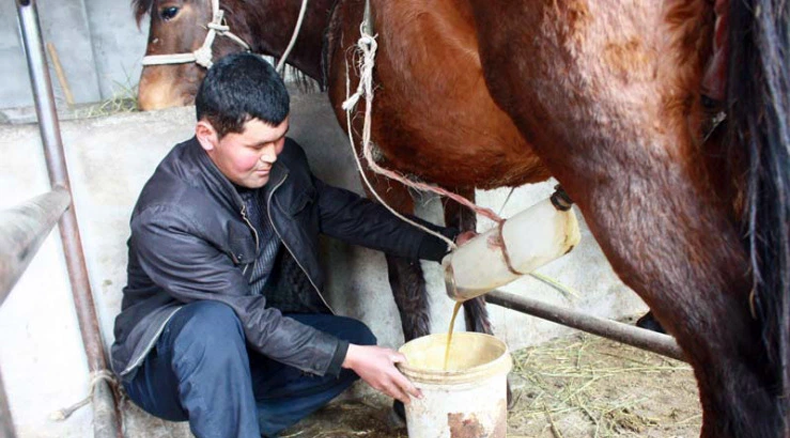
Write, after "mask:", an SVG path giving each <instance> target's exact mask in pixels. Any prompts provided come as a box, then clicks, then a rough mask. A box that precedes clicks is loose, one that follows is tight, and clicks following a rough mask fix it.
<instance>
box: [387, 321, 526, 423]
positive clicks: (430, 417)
mask: <svg viewBox="0 0 790 438" xmlns="http://www.w3.org/2000/svg"><path fill="white" fill-rule="evenodd" d="M446 346H447V334H446V333H445V334H435V335H429V336H423V337H421V338H418V339H415V340H413V341H411V342H408V343H407V344H405V345H404V346H403V347H401V348H400V350H399V351H400V352H401V353H403V354H404V355H405V356H406V358H407V359H408V361H409V363H408V365H400V366H399V368H400V370H401V372H403V374H404V375H405V376H406V377H407V378H408V379H409V380H411V381H412V382H413V383H414V385H415V386H416V387H418V388H419V389H420V390H422V394H423V398H422V399H417V398H414V397H412V400H411V403H409V404H408V405H406V423H407V425H408V431H409V438H461V437H463V438H478V437H479V438H483V437H487V438H505V434H506V432H507V374H508V372H510V369H511V367H512V361H511V358H510V353H509V352H508V349H507V345H505V343H504V342H502V341H500V340H499V339H497V338H495V337H493V336H489V335H485V334H481V333H468V332H460V333H454V334H453V341H452V346H451V347H450V358H449V362H448V367H447V368H448V369H447V371H444V353H445V347H446Z"/></svg>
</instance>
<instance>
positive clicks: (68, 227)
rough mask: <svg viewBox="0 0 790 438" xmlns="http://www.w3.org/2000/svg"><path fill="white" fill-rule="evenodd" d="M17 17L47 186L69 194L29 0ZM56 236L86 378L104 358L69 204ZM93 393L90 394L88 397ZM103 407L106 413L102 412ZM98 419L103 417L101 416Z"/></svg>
mask: <svg viewBox="0 0 790 438" xmlns="http://www.w3.org/2000/svg"><path fill="white" fill-rule="evenodd" d="M16 3H17V13H18V16H19V27H20V31H21V34H22V42H23V46H24V48H25V55H26V58H27V65H28V70H29V74H30V83H31V85H32V87H33V97H34V100H35V103H36V115H37V116H38V121H39V124H38V125H39V129H40V131H41V139H42V142H43V144H44V154H45V157H46V161H47V172H48V174H49V179H50V184H52V185H53V186H63V187H65V188H66V190H68V191H69V193H71V184H70V181H69V176H68V169H67V167H66V159H65V157H64V153H63V141H62V140H61V137H60V126H59V123H58V116H57V112H56V109H55V99H54V95H53V92H52V80H51V79H50V76H49V69H48V68H47V61H46V55H45V53H46V52H45V51H44V43H43V40H42V38H41V27H40V25H39V21H38V13H37V10H36V2H35V0H16ZM58 228H59V229H60V238H61V242H62V243H63V252H64V254H65V258H66V266H67V268H68V272H69V280H70V281H71V290H72V295H73V296H74V305H75V307H76V310H77V319H78V321H79V325H80V334H81V335H82V342H83V346H84V348H85V354H86V356H87V359H88V368H89V369H90V371H91V374H94V373H96V372H98V371H101V370H104V369H106V368H107V362H106V359H105V352H104V343H103V342H102V338H101V330H100V328H99V323H98V318H97V317H96V308H95V306H94V303H93V295H92V293H91V287H90V282H89V280H88V270H87V267H86V264H85V255H84V254H83V252H82V241H81V239H80V234H79V227H78V224H77V214H76V212H75V208H74V205H73V203H72V206H71V208H70V209H69V210H68V211H66V213H65V214H64V215H63V217H62V219H61V220H60V223H59V227H58ZM97 385H107V383H106V382H105V381H104V380H99V381H98V382H97ZM95 392H96V391H95V390H94V393H95ZM98 393H99V394H112V392H111V391H99V392H98ZM98 401H99V403H102V404H106V405H107V406H97V405H96V402H97V400H96V397H94V405H93V409H94V413H95V412H96V411H97V410H101V411H102V412H107V411H113V412H114V411H115V408H114V406H115V400H114V399H113V398H112V397H109V398H108V397H102V398H101V400H98ZM108 406H109V409H108V408H107V407H108ZM102 418H104V417H102ZM97 420H98V418H96V415H94V435H95V436H99V435H101V434H102V433H101V432H98V431H100V430H115V431H116V435H119V436H120V433H121V429H120V427H119V424H118V423H117V421H116V422H115V424H114V425H112V427H106V425H100V424H98V422H97Z"/></svg>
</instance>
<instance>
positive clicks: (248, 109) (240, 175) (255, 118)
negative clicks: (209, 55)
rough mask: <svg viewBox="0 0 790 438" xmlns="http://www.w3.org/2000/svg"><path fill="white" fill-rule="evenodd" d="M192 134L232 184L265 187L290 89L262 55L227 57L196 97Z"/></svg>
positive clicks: (283, 129) (285, 128)
mask: <svg viewBox="0 0 790 438" xmlns="http://www.w3.org/2000/svg"><path fill="white" fill-rule="evenodd" d="M195 107H196V112H197V119H198V122H197V125H196V127H195V133H196V135H197V138H198V141H199V142H200V144H201V146H203V149H204V150H205V151H206V153H208V155H209V157H210V158H211V160H212V161H213V162H214V164H215V165H216V166H217V167H218V168H219V170H220V171H221V172H222V173H223V174H224V175H225V176H226V177H227V178H228V179H229V180H230V181H231V182H233V183H234V184H236V185H239V186H242V187H248V188H258V187H263V186H264V185H266V183H267V182H268V181H269V170H271V167H272V165H273V164H274V162H275V161H276V160H277V155H278V154H279V153H280V152H282V148H283V146H284V144H285V133H286V132H287V131H288V112H289V110H290V104H289V97H288V91H287V90H286V89H285V84H284V83H283V81H282V79H281V78H280V76H279V75H278V74H277V72H275V70H274V68H273V67H272V66H271V65H270V64H269V63H268V62H266V61H264V60H263V59H261V58H260V57H258V56H256V55H252V54H247V53H242V54H234V55H229V56H226V57H224V58H222V59H220V60H219V61H218V62H217V63H215V64H214V66H213V67H211V69H209V71H208V73H207V74H206V77H205V79H204V80H203V83H202V84H201V85H200V89H199V90H198V94H197V96H196V98H195Z"/></svg>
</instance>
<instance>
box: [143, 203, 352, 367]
mask: <svg viewBox="0 0 790 438" xmlns="http://www.w3.org/2000/svg"><path fill="white" fill-rule="evenodd" d="M199 230H200V228H198V227H197V226H196V225H195V223H194V221H191V220H189V218H187V217H184V213H183V212H181V211H175V208H174V207H172V206H161V205H160V206H151V207H149V208H147V209H146V210H145V211H143V212H141V213H140V214H139V215H137V216H136V217H135V219H134V220H133V221H132V237H131V244H132V245H133V246H134V248H135V250H136V251H137V254H138V258H139V262H140V265H141V267H142V268H143V270H144V271H145V273H146V274H147V275H148V276H149V277H150V278H151V280H152V281H153V282H154V283H155V284H157V285H158V286H159V287H161V288H162V289H164V290H165V291H166V292H167V293H168V294H170V295H171V296H172V297H173V298H175V299H176V300H178V301H181V302H183V303H190V302H194V301H199V300H212V301H217V302H221V303H224V304H227V305H228V306H230V307H231V308H232V309H233V310H234V312H235V313H236V315H237V316H238V317H239V320H240V321H241V323H242V326H243V328H244V334H245V336H246V340H247V342H248V344H250V345H251V346H252V347H253V348H254V349H255V350H257V351H259V352H260V353H262V354H264V355H266V356H268V357H270V358H272V359H274V360H276V361H278V362H282V363H284V364H287V365H291V366H293V367H295V368H298V369H300V370H302V371H306V372H309V373H312V374H318V375H324V374H325V373H327V370H328V369H329V368H330V365H332V362H333V358H334V356H335V355H336V352H337V350H338V347H339V346H340V344H341V343H340V342H339V340H338V339H337V338H335V337H334V336H331V335H329V334H326V333H324V332H322V331H319V330H316V329H314V328H312V327H310V326H307V325H304V324H301V323H299V322H297V321H295V320H293V319H291V318H288V317H285V316H283V315H282V314H281V313H280V311H279V310H277V309H274V308H268V309H267V308H265V298H264V297H263V296H261V295H250V290H249V285H248V283H247V280H246V278H245V277H244V276H243V274H242V272H241V270H240V269H239V268H237V267H236V266H235V265H234V264H233V261H232V260H231V258H230V257H229V256H228V255H227V254H225V253H224V252H222V251H220V250H219V249H218V248H217V247H215V246H213V245H212V244H211V243H210V242H209V241H208V240H207V239H204V238H201V236H200V231H199ZM335 362H336V360H335ZM333 368H334V367H333ZM330 372H339V369H337V370H330Z"/></svg>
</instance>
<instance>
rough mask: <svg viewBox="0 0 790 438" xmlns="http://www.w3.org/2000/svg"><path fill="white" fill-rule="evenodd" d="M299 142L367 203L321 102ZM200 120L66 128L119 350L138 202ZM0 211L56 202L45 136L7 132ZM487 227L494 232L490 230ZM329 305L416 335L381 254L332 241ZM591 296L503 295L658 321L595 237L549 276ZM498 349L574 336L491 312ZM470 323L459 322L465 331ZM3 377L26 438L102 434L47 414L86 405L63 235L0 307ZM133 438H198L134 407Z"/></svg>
mask: <svg viewBox="0 0 790 438" xmlns="http://www.w3.org/2000/svg"><path fill="white" fill-rule="evenodd" d="M292 108H293V115H292V118H291V120H292V129H291V133H292V136H293V137H294V138H296V139H297V140H298V141H299V142H300V143H301V144H302V145H303V146H304V147H305V149H306V150H307V152H308V155H309V157H310V160H311V164H312V166H313V168H314V171H315V173H316V174H317V175H318V176H319V177H321V178H322V179H324V180H326V181H327V182H329V183H330V184H334V185H338V186H342V187H346V188H350V189H352V190H356V191H357V192H361V188H360V184H359V182H358V179H357V176H356V173H355V170H354V164H353V157H352V155H351V152H350V146H349V144H348V141H347V140H346V138H345V137H344V134H343V132H342V131H341V130H340V128H339V127H338V125H337V122H336V121H335V119H334V116H333V114H332V113H331V111H329V106H328V102H327V100H326V96H325V95H322V94H315V95H305V96H296V97H295V98H294V101H293V105H292ZM193 111H194V109H193V108H182V109H175V110H168V111H163V112H154V113H134V114H122V115H116V116H112V117H107V118H101V119H92V120H80V121H72V122H64V123H63V124H62V129H63V139H64V144H65V147H66V157H67V161H68V165H69V170H70V173H71V179H72V184H73V186H74V187H73V190H74V197H75V204H76V209H77V215H78V219H79V222H80V228H81V230H82V238H83V243H84V246H85V253H86V257H87V262H88V270H89V273H90V281H91V284H92V287H93V292H94V295H95V299H96V304H97V307H98V311H99V314H100V318H101V325H102V327H103V330H104V338H105V340H106V343H107V345H109V344H110V343H111V342H112V323H113V318H114V316H115V315H116V314H117V313H118V311H119V309H120V300H121V293H120V291H121V288H122V287H123V285H124V283H125V263H126V245H125V241H126V239H127V238H128V233H129V228H128V219H129V214H130V211H131V209H132V206H133V204H134V202H135V200H136V198H137V195H138V193H139V191H140V189H141V187H142V185H143V184H144V183H145V181H146V180H147V178H148V177H149V176H150V174H151V173H152V172H153V169H154V167H155V166H156V164H157V163H158V162H159V160H160V159H161V158H162V157H163V156H164V155H165V154H166V153H167V151H168V150H169V149H170V147H171V146H172V145H173V144H174V143H176V142H179V141H181V140H184V139H186V138H188V137H189V136H191V135H192V130H193V125H194V115H193ZM0 156H2V157H3V159H2V160H0V209H2V208H8V207H11V206H13V205H15V204H18V203H20V202H22V201H24V200H26V199H29V198H31V197H33V196H35V195H38V194H41V193H43V192H45V191H47V190H48V183H47V180H46V170H45V165H44V158H43V152H42V149H41V145H40V140H39V134H38V130H37V128H36V126H34V125H24V126H9V125H0ZM551 191H552V184H551V183H544V184H539V185H536V186H532V187H527V188H521V189H518V190H516V192H515V193H514V194H513V197H512V198H511V200H510V201H509V202H508V203H507V204H506V206H505V208H504V212H503V215H504V216H511V215H512V214H514V213H515V212H517V211H520V210H521V209H523V208H526V207H528V206H529V205H531V204H533V203H535V202H537V201H538V200H541V199H544V198H545V197H547V196H548V195H549V194H550V193H551ZM507 193H508V190H496V191H491V192H480V193H479V195H478V202H479V203H481V204H482V205H484V206H488V207H491V208H493V209H494V210H495V211H498V210H499V209H500V208H501V207H502V205H503V203H504V200H505V198H506V197H507ZM439 205H440V203H439V201H438V200H437V199H436V198H435V197H432V196H425V197H424V198H422V199H421V201H420V202H419V210H420V213H421V214H422V215H423V216H424V217H426V218H428V219H430V220H434V221H436V222H440V217H441V216H440V211H439ZM486 227H487V225H486V224H484V223H481V225H480V229H481V230H482V229H485V228H486ZM324 246H325V248H324V249H325V252H326V253H327V256H328V257H327V260H331V263H328V266H327V271H328V272H329V280H330V284H329V291H328V295H329V300H330V302H331V304H332V306H333V307H334V308H335V309H337V310H338V311H339V312H340V313H342V314H345V315H350V316H353V317H357V318H360V319H362V320H363V321H365V322H366V323H368V324H369V325H370V326H371V328H372V329H373V331H374V332H375V333H376V335H377V336H378V338H379V339H380V340H381V342H382V344H384V345H387V346H391V347H397V346H399V345H401V344H402V342H403V336H402V333H401V330H400V322H399V319H398V316H397V312H396V308H395V304H394V301H393V299H392V297H391V294H390V292H389V286H388V284H387V282H386V278H387V274H386V268H385V265H384V257H383V256H382V255H381V254H379V253H377V252H374V251H371V250H367V249H363V248H357V247H350V246H347V245H345V244H342V243H340V242H336V241H329V240H327V241H326V242H325V245H324ZM424 266H425V268H426V272H427V274H428V281H429V291H430V301H431V306H432V318H433V330H434V331H437V332H443V331H446V330H447V326H448V324H449V319H450V312H451V308H452V302H451V300H449V299H448V298H447V297H446V296H445V292H444V284H443V280H442V277H441V275H440V271H439V269H438V265H437V264H436V263H425V264H424ZM540 271H541V272H542V273H543V274H545V275H548V276H550V277H553V278H555V279H556V280H558V281H560V282H562V283H563V284H565V285H567V286H568V287H570V288H572V289H574V290H576V291H578V294H579V296H578V297H577V298H572V299H566V298H563V297H562V296H561V295H560V294H558V293H557V292H556V291H555V290H553V289H552V288H550V287H548V286H546V285H545V284H543V283H541V282H539V281H537V280H535V279H533V278H530V277H526V278H523V279H521V280H519V281H517V282H515V283H513V284H511V285H508V286H507V287H505V288H504V289H506V290H509V291H513V292H517V293H520V294H528V295H529V296H532V297H536V298H539V299H542V300H545V301H548V302H552V303H555V304H559V305H563V306H568V307H571V308H575V309H577V310H580V311H584V312H587V313H590V314H594V315H598V316H603V317H610V318H619V317H622V316H624V315H634V314H637V313H640V312H642V311H644V310H645V307H644V304H643V303H642V302H641V300H639V298H638V297H636V295H635V294H634V293H633V292H631V291H630V290H629V289H627V288H626V287H625V286H624V285H623V284H622V283H621V282H620V281H619V280H617V278H615V276H614V275H613V273H612V272H611V269H610V267H609V265H608V264H607V263H606V261H605V260H604V258H603V257H602V255H601V253H600V249H599V248H598V246H597V244H596V243H595V241H594V240H593V239H592V237H591V236H590V233H589V231H588V230H587V228H586V226H584V224H582V241H581V243H580V245H579V246H578V247H577V248H576V249H574V251H573V252H572V253H571V254H569V255H567V256H565V257H564V258H562V259H560V260H558V261H556V262H554V263H552V264H550V265H549V266H546V267H545V268H543V269H541V270H540ZM489 311H490V313H491V316H492V320H493V323H494V327H495V332H496V335H497V336H498V337H500V338H501V339H503V340H505V341H506V342H507V343H508V344H509V346H510V348H511V349H517V348H521V347H523V346H527V345H531V344H535V343H538V342H541V341H544V340H547V339H550V338H552V337H556V336H561V335H563V334H567V333H569V332H570V330H569V329H566V328H563V327H561V326H558V325H555V324H552V323H548V322H545V321H541V320H538V319H535V318H532V317H529V316H525V315H521V314H517V313H515V312H511V311H505V310H504V309H501V308H497V307H495V306H489ZM463 324H464V323H463V318H459V321H458V322H457V326H458V328H462V327H463ZM0 369H1V370H2V374H3V378H4V381H5V384H6V390H7V392H8V395H9V398H10V403H11V410H12V415H13V417H14V420H15V424H16V425H17V431H18V433H19V435H20V436H22V437H81V436H87V435H89V434H90V433H89V432H86V431H88V430H90V427H91V423H90V422H91V413H90V409H89V408H86V409H84V410H81V411H78V412H77V413H76V414H75V415H74V417H73V418H71V419H69V420H68V421H66V422H64V423H54V422H51V421H49V420H48V415H49V414H50V413H51V412H53V411H55V410H57V409H60V408H62V407H64V406H68V405H70V404H72V403H74V402H76V401H78V400H80V399H82V398H83V397H85V395H86V394H87V385H88V375H87V373H88V371H87V364H86V361H85V358H84V353H83V350H82V347H81V343H80V338H79V331H78V328H77V322H76V316H75V312H74V309H73V303H72V299H71V293H70V289H69V286H68V283H67V276H66V270H65V265H64V261H63V256H62V253H61V249H60V242H59V239H58V237H57V233H53V235H51V236H50V237H49V238H48V240H47V241H46V242H45V244H44V246H43V247H42V249H41V251H40V253H39V254H38V255H37V257H36V258H35V259H34V260H33V262H32V264H31V265H30V267H29V269H28V271H27V272H26V273H25V275H24V276H23V277H22V279H21V280H20V282H19V283H18V284H17V286H16V288H15V290H14V291H13V292H12V293H11V295H10V297H9V298H8V299H7V301H6V303H5V304H4V305H3V306H2V308H0ZM125 412H126V415H125V417H126V427H127V436H189V434H188V430H187V429H186V428H185V426H184V425H183V424H182V425H172V424H168V423H165V422H161V421H153V420H151V419H150V418H149V417H147V416H146V415H144V414H142V413H140V411H139V410H136V409H134V408H132V407H129V406H127V407H126V408H125Z"/></svg>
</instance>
